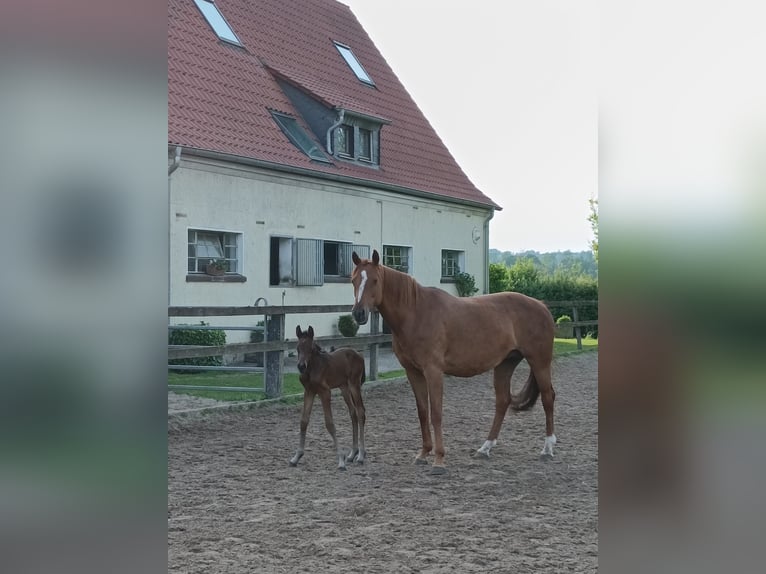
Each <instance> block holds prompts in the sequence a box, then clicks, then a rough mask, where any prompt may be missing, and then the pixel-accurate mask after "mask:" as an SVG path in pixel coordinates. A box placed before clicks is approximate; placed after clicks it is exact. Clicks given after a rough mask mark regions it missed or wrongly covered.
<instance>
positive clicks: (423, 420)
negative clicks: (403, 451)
mask: <svg viewBox="0 0 766 574" xmlns="http://www.w3.org/2000/svg"><path fill="white" fill-rule="evenodd" d="M405 370H406V371H407V379H408V380H409V381H410V386H411V387H412V392H413V393H414V394H415V403H416V404H417V406H418V419H419V420H420V434H421V435H422V437H423V448H422V449H421V450H420V453H419V454H418V456H417V457H415V464H428V461H427V460H426V457H427V456H428V455H429V454H431V449H432V448H433V442H432V441H431V429H430V427H429V426H428V385H427V384H426V378H425V377H424V376H423V374H422V373H421V372H420V371H418V370H415V369H414V368H412V367H405Z"/></svg>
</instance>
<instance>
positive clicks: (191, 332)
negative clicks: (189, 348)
mask: <svg viewBox="0 0 766 574" xmlns="http://www.w3.org/2000/svg"><path fill="white" fill-rule="evenodd" d="M200 325H203V326H204V325H207V323H205V322H204V321H200ZM168 344H169V345H202V346H219V345H225V344H226V332H225V331H223V330H221V329H171V330H170V333H169V334H168ZM170 364H171V365H204V366H217V365H222V364H223V356H222V355H217V356H214V357H194V358H191V359H175V360H174V361H172V362H171V363H170ZM190 372H193V371H190Z"/></svg>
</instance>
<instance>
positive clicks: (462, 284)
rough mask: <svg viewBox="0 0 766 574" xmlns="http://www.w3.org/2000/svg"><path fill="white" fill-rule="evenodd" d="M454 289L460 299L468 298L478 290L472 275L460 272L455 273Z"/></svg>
mask: <svg viewBox="0 0 766 574" xmlns="http://www.w3.org/2000/svg"><path fill="white" fill-rule="evenodd" d="M455 287H456V288H457V294H458V295H460V296H461V297H470V296H471V295H473V294H474V293H476V292H477V291H478V290H479V288H478V287H477V286H476V279H474V277H473V275H471V274H470V273H465V272H462V271H461V272H459V273H455Z"/></svg>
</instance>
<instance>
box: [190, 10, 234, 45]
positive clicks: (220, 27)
mask: <svg viewBox="0 0 766 574" xmlns="http://www.w3.org/2000/svg"><path fill="white" fill-rule="evenodd" d="M194 3H195V4H196V5H197V8H199V10H200V12H202V15H203V16H204V17H205V20H207V23H208V24H210V27H211V28H212V29H213V31H214V32H215V33H216V34H217V35H218V37H219V38H220V39H221V40H225V41H226V42H230V43H232V44H237V45H238V46H241V45H242V42H240V41H239V38H237V35H236V34H235V33H234V30H232V29H231V26H229V23H228V22H227V21H226V18H224V17H223V14H221V11H220V10H219V9H218V6H216V5H215V3H214V2H212V0H194Z"/></svg>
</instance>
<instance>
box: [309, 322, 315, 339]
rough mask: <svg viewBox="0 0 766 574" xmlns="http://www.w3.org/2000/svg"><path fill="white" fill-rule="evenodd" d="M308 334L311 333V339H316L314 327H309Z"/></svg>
mask: <svg viewBox="0 0 766 574" xmlns="http://www.w3.org/2000/svg"><path fill="white" fill-rule="evenodd" d="M308 333H309V337H311V338H312V339H313V338H314V327H312V326H311V325H309V330H308Z"/></svg>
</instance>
